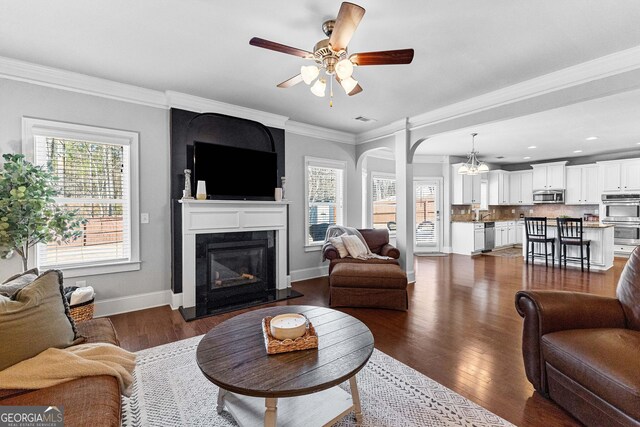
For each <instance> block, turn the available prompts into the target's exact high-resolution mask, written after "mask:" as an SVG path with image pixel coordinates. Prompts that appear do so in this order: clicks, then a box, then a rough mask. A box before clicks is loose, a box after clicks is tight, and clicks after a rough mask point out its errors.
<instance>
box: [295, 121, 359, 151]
mask: <svg viewBox="0 0 640 427" xmlns="http://www.w3.org/2000/svg"><path fill="white" fill-rule="evenodd" d="M284 129H285V131H287V132H291V133H295V134H296V135H303V136H310V137H312V138H318V139H324V140H327V141H334V142H340V143H342V144H350V145H354V144H355V143H356V136H355V135H354V134H352V133H349V132H342V131H339V130H334V129H329V128H323V127H320V126H314V125H309V124H306V123H300V122H296V121H293V120H288V121H287V122H286V124H285V127H284Z"/></svg>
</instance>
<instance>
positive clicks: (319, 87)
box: [311, 79, 327, 98]
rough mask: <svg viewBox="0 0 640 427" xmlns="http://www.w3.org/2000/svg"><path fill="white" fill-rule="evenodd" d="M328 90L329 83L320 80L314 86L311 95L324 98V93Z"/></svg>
mask: <svg viewBox="0 0 640 427" xmlns="http://www.w3.org/2000/svg"><path fill="white" fill-rule="evenodd" d="M326 88H327V82H326V81H325V80H324V79H318V80H317V81H316V82H315V83H314V84H313V86H311V93H312V94H314V95H315V96H318V97H320V98H323V97H324V92H325V90H326Z"/></svg>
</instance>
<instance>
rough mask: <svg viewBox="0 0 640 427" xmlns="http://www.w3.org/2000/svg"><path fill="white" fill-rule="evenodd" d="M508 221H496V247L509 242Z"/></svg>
mask: <svg viewBox="0 0 640 427" xmlns="http://www.w3.org/2000/svg"><path fill="white" fill-rule="evenodd" d="M507 224H508V222H507V221H496V228H495V233H496V234H495V242H496V243H495V247H496V248H499V247H500V246H506V245H508V244H509V232H508V228H507Z"/></svg>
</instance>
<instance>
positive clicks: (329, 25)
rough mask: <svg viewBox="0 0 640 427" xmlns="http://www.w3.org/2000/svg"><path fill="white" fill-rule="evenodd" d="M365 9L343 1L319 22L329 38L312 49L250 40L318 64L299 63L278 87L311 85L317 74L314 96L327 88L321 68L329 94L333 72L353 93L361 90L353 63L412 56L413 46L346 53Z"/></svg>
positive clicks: (384, 61)
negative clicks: (297, 69)
mask: <svg viewBox="0 0 640 427" xmlns="http://www.w3.org/2000/svg"><path fill="white" fill-rule="evenodd" d="M364 12H365V10H364V8H363V7H361V6H358V5H357V4H353V3H349V2H344V3H342V5H341V6H340V11H339V12H338V17H337V18H336V19H335V20H334V19H331V20H328V21H325V22H324V23H323V24H322V31H323V32H324V33H325V34H326V35H327V37H328V38H327V39H323V40H320V41H319V42H318V43H316V45H315V46H314V47H313V52H309V51H306V50H302V49H298V48H295V47H291V46H286V45H283V44H280V43H276V42H272V41H269V40H265V39H261V38H258V37H254V38H252V39H251V40H250V41H249V44H250V45H252V46H256V47H261V48H264V49H270V50H275V51H276V52H282V53H286V54H288V55H294V56H299V57H301V58H304V59H307V60H313V61H315V63H316V64H317V66H316V65H306V66H305V65H303V66H302V67H300V74H297V75H295V76H293V77H291V78H290V79H287V80H285V81H283V82H282V83H280V84H279V85H278V87H279V88H288V87H291V86H294V85H297V84H298V83H300V82H305V83H306V84H307V85H311V83H313V81H314V80H316V78H317V80H316V82H315V83H314V84H313V85H312V86H311V92H312V93H313V94H314V95H316V96H319V97H323V96H324V95H325V91H326V86H327V79H326V78H325V77H324V76H321V75H320V72H321V71H322V70H324V72H325V74H326V75H327V76H328V79H329V81H330V96H331V97H332V98H333V80H332V78H333V77H332V76H335V79H336V81H337V82H338V83H339V84H340V85H341V86H342V88H343V89H344V91H345V92H346V93H347V95H349V96H353V95H356V94H358V93H360V92H362V87H361V86H360V84H359V83H358V81H357V80H355V79H354V78H353V68H354V66H365V65H385V64H410V63H411V61H412V60H413V49H399V50H385V51H380V52H364V53H354V54H351V55H349V54H348V52H347V45H348V44H349V41H350V40H351V37H353V33H354V32H355V31H356V28H357V27H358V24H359V23H360V20H362V17H363V16H364ZM329 105H331V106H333V102H332V101H331V102H330V104H329Z"/></svg>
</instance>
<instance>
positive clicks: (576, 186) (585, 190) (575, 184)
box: [565, 164, 600, 205]
mask: <svg viewBox="0 0 640 427" xmlns="http://www.w3.org/2000/svg"><path fill="white" fill-rule="evenodd" d="M566 171H567V191H566V192H565V204H567V205H597V204H598V203H600V191H599V190H598V166H597V165H595V164H593V165H583V166H567V169H566Z"/></svg>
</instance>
